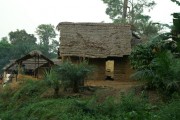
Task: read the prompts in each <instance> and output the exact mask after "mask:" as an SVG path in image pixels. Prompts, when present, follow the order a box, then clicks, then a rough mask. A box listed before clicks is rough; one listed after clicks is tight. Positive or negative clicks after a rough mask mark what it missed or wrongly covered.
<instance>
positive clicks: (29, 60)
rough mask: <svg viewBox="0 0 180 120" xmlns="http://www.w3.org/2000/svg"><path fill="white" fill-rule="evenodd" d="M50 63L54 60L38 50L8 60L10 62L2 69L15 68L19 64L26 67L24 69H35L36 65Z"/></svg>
mask: <svg viewBox="0 0 180 120" xmlns="http://www.w3.org/2000/svg"><path fill="white" fill-rule="evenodd" d="M47 63H48V64H51V65H53V64H54V62H53V61H52V60H50V59H48V58H47V57H45V56H44V55H42V53H41V52H40V51H38V50H34V51H31V52H30V53H29V54H27V55H25V56H23V57H21V58H19V59H17V60H10V63H9V64H7V65H6V66H5V67H4V68H3V70H4V71H7V70H17V65H18V64H21V65H24V66H25V67H26V69H32V70H35V69H37V68H38V67H41V66H43V65H44V64H47Z"/></svg>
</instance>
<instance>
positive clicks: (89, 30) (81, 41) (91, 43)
mask: <svg viewBox="0 0 180 120" xmlns="http://www.w3.org/2000/svg"><path fill="white" fill-rule="evenodd" d="M57 29H58V30H59V31H60V49H59V50H60V56H61V58H62V61H65V60H70V61H72V62H75V63H77V62H79V61H82V60H87V61H88V62H89V64H91V65H95V66H97V71H96V72H95V73H94V74H93V75H92V76H91V77H90V78H89V79H95V80H104V79H108V78H111V79H115V80H121V81H125V80H129V76H130V75H131V73H132V72H133V70H132V69H131V66H130V62H129V60H128V55H130V53H131V48H132V46H133V45H135V44H136V43H137V41H139V38H138V37H137V36H136V35H135V34H134V33H133V32H132V30H131V26H130V25H120V24H112V23H71V22H62V23H59V24H58V26H57Z"/></svg>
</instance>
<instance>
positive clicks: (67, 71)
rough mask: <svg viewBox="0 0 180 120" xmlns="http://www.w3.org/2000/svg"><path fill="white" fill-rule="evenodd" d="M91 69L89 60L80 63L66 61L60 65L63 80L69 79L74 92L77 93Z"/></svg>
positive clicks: (59, 70) (59, 71)
mask: <svg viewBox="0 0 180 120" xmlns="http://www.w3.org/2000/svg"><path fill="white" fill-rule="evenodd" d="M91 70H92V69H91V67H90V66H89V65H88V64H87V62H81V63H80V64H73V63H70V62H65V63H63V64H61V65H60V67H59V69H58V73H59V75H60V77H61V79H62V81H63V82H65V81H67V82H68V83H69V86H70V87H72V88H73V92H74V93H77V92H79V86H80V85H83V83H84V80H85V78H86V77H87V75H88V74H89V73H90V72H91ZM67 82H66V83H67Z"/></svg>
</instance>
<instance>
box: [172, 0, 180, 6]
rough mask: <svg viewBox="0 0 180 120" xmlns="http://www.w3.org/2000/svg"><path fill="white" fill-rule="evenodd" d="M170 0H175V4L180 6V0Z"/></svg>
mask: <svg viewBox="0 0 180 120" xmlns="http://www.w3.org/2000/svg"><path fill="white" fill-rule="evenodd" d="M171 1H172V2H175V3H176V4H177V5H179V6H180V1H178V0H171Z"/></svg>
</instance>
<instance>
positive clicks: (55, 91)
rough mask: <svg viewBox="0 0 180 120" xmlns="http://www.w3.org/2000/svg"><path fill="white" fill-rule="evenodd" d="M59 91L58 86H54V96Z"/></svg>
mask: <svg viewBox="0 0 180 120" xmlns="http://www.w3.org/2000/svg"><path fill="white" fill-rule="evenodd" d="M58 93H59V87H56V88H54V96H56V97H57V96H58Z"/></svg>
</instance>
